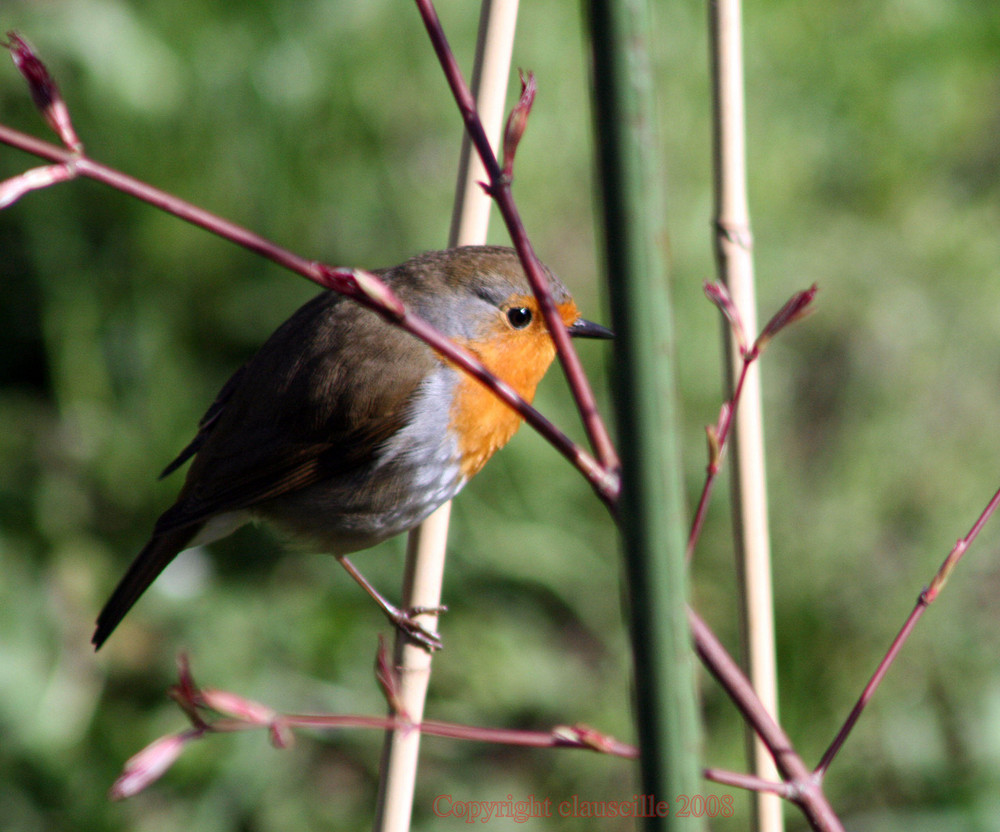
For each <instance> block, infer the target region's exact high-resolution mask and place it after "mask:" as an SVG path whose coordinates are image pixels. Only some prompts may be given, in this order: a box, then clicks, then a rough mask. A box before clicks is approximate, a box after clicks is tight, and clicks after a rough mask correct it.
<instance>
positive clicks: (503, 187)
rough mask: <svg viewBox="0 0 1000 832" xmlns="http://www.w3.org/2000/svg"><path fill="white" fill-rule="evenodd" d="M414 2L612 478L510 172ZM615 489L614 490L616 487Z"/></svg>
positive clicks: (508, 150)
mask: <svg viewBox="0 0 1000 832" xmlns="http://www.w3.org/2000/svg"><path fill="white" fill-rule="evenodd" d="M416 4H417V9H418V10H419V11H420V16H421V18H422V19H423V21H424V26H425V27H426V28H427V33H428V35H429V36H430V39H431V43H432V44H433V46H434V51H435V53H436V54H437V56H438V60H439V61H440V63H441V68H442V69H443V70H444V74H445V77H446V78H447V80H448V86H449V87H451V91H452V95H454V97H455V103H456V104H457V105H458V110H459V112H460V113H461V115H462V120H463V121H464V122H465V129H466V130H467V131H468V133H469V138H470V139H471V141H472V144H473V145H474V146H475V148H476V152H477V153H478V154H479V157H480V159H482V162H483V167H484V168H485V169H486V174H487V176H488V177H489V180H490V181H489V184H488V185H486V186H485V187H486V190H487V192H488V193H489V194H490V196H492V197H493V199H494V201H495V202H496V205H497V208H498V209H499V210H500V214H501V216H502V217H503V219H504V223H505V224H506V226H507V231H508V233H509V234H510V237H511V240H512V242H513V243H514V248H515V249H517V253H518V254H519V255H520V257H521V263H522V264H523V265H524V270H525V273H526V274H527V276H528V280H529V281H530V282H531V287H532V289H533V290H534V292H535V296H536V297H537V298H538V303H539V306H540V308H541V310H542V314H543V316H544V317H545V321H546V323H547V324H548V327H549V332H550V333H551V334H552V340H553V341H555V344H556V350H557V353H558V355H559V360H560V362H561V363H562V367H563V372H565V374H566V378H567V381H568V382H569V385H570V389H571V390H572V391H573V397H574V399H575V400H576V404H577V408H578V409H579V411H580V416H581V418H582V420H583V424H584V428H585V429H586V431H587V437H588V439H589V440H590V444H591V447H592V448H593V449H594V452H595V453H596V455H597V458H598V460H599V461H600V463H601V467H602V468H604V470H605V471H606V472H608V473H607V476H608V477H611V478H614V479H615V480H617V478H618V474H617V471H618V467H619V461H618V454H617V452H616V451H615V447H614V444H613V443H612V441H611V436H610V434H609V433H608V430H607V427H606V426H605V424H604V422H603V420H602V419H601V416H600V413H599V412H598V409H597V402H596V400H595V398H594V394H593V391H592V390H591V387H590V382H589V381H588V379H587V375H586V373H585V372H584V370H583V365H582V364H581V363H580V358H579V356H578V355H577V353H576V349H575V347H574V346H573V344H572V341H571V340H570V337H569V334H568V333H567V332H566V327H565V326H564V325H563V323H562V319H561V318H560V316H559V312H558V310H557V309H556V306H555V303H554V302H553V300H552V294H551V292H550V291H549V285H548V280H547V278H546V277H545V274H544V272H543V270H542V268H541V266H540V265H539V262H538V258H537V256H536V255H535V251H534V249H533V248H532V245H531V241H530V240H529V239H528V234H527V232H526V231H525V228H524V223H522V222H521V216H520V213H519V212H518V210H517V205H516V204H515V202H514V197H513V194H512V193H511V189H510V184H511V179H510V175H509V172H507V173H505V171H504V169H502V168H501V167H500V164H499V163H498V162H497V157H496V154H495V153H494V152H493V148H492V147H490V142H489V139H488V138H487V136H486V131H485V130H484V129H483V124H482V122H481V121H480V120H479V114H478V113H477V111H476V101H475V97H474V96H473V95H472V90H471V89H470V88H469V85H468V84H466V82H465V79H464V77H463V76H462V71H461V70H460V69H459V67H458V61H456V59H455V55H454V53H453V52H452V51H451V47H450V46H449V45H448V39H447V37H446V36H445V34H444V29H443V28H442V26H441V21H440V19H439V18H438V15H437V11H436V9H435V8H434V3H433V2H432V0H416ZM522 83H523V89H522V97H521V102H520V103H519V105H518V108H517V109H515V111H514V113H513V114H512V121H513V123H514V128H513V129H512V127H511V122H510V121H509V122H508V129H507V141H505V145H506V147H505V156H506V157H507V160H508V165H512V164H513V156H514V149H515V148H516V146H517V142H518V141H520V137H521V134H523V132H524V123H525V120H526V119H527V113H528V111H529V110H530V106H531V105H530V101H531V99H533V98H534V87H533V82H532V79H531V78H530V76H529V80H528V81H527V82H523V81H522ZM512 137H513V139H514V141H513V142H512V143H511V142H510V139H511V138H512ZM615 490H616V491H617V488H616V489H615Z"/></svg>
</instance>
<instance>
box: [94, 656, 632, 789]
mask: <svg viewBox="0 0 1000 832" xmlns="http://www.w3.org/2000/svg"><path fill="white" fill-rule="evenodd" d="M381 653H382V650H381V648H380V655H381ZM178 670H179V676H180V678H179V680H178V683H177V684H176V685H175V686H174V687H173V688H172V689H171V691H170V695H171V697H172V698H173V699H174V700H175V701H176V702H177V704H178V705H179V706H180V708H181V709H182V710H183V711H184V713H185V714H186V715H187V717H188V718H189V719H190V720H191V723H192V727H191V728H188V729H186V730H184V731H179V732H177V733H173V734H168V735H166V736H164V737H160V738H159V739H157V740H155V741H153V742H152V743H150V744H149V745H148V746H146V747H145V748H143V749H142V750H141V751H139V752H138V753H137V754H135V755H133V756H132V757H131V758H129V760H127V761H126V763H125V765H124V767H123V771H122V774H121V775H120V776H119V777H118V779H117V780H116V781H115V783H114V785H113V786H112V787H111V791H110V795H111V797H112V798H113V799H116V800H120V799H123V798H126V797H131V796H132V795H135V794H137V793H138V792H140V791H142V790H143V789H145V788H146V787H147V786H149V785H151V784H152V783H154V782H155V781H156V780H158V779H159V778H160V777H161V776H162V775H163V774H165V773H166V772H167V771H168V770H169V769H170V766H171V765H173V763H174V762H175V761H176V760H177V758H178V757H179V756H180V755H181V752H182V751H183V750H184V749H185V748H186V747H187V746H188V745H189V744H190V743H191V742H193V741H194V740H198V739H201V738H202V737H205V736H207V735H208V734H219V733H233V732H238V731H250V730H262V729H263V730H266V731H267V732H268V734H269V736H270V739H271V743H272V745H274V746H275V747H277V748H286V747H288V746H290V745H291V744H292V741H293V734H292V733H291V729H293V728H311V729H318V730H325V731H328V730H332V729H339V728H367V729H374V730H393V731H419V732H420V733H421V734H426V735H431V736H437V737H447V738H449V739H459V740H467V741H470V742H485V743H497V744H503V745H516V746H523V747H529V748H574V749H578V750H583V751H595V752H597V753H599V754H607V755H610V756H614V757H624V758H629V759H632V758H635V757H636V756H637V755H638V751H637V749H636V748H635V747H634V746H631V745H629V744H627V743H623V742H619V741H618V740H616V739H615V738H614V737H610V736H608V735H606V734H602V733H600V732H599V731H595V730H594V729H593V728H590V727H588V726H586V725H568V726H567V725H558V726H556V727H555V728H553V729H552V730H550V731H522V730H514V729H506V728H482V727H477V726H471V725H460V724H457V723H453V722H442V721H440V720H423V721H421V722H414V721H412V720H411V719H409V717H407V716H400V715H397V716H366V715H358V714H343V715H341V714H283V713H279V712H278V711H275V710H274V709H272V708H270V707H268V706H267V705H263V704H261V703H259V702H255V701H253V700H251V699H245V698H244V697H242V696H239V695H238V694H235V693H230V692H229V691H223V690H214V689H211V688H208V689H204V690H202V689H200V688H199V687H197V685H195V683H194V681H193V679H192V677H191V671H190V667H189V665H188V662H187V659H186V658H185V657H184V656H181V657H180V658H179V661H178Z"/></svg>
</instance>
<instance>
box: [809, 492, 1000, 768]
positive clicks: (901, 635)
mask: <svg viewBox="0 0 1000 832" xmlns="http://www.w3.org/2000/svg"><path fill="white" fill-rule="evenodd" d="M998 507H1000V490H998V491H997V492H996V493H995V494H994V495H993V498H992V499H991V500H990V501H989V503H987V505H986V508H984V509H983V511H982V513H981V514H980V515H979V517H978V518H977V519H976V522H975V523H973V524H972V528H971V529H969V533H968V534H967V535H966V536H965V537H963V538H961V539H960V540H958V541H957V542H956V543H955V545H954V546H953V547H952V549H951V551H950V552H949V553H948V556H947V557H946V558H945V559H944V562H943V563H942V564H941V566H940V567H939V568H938V571H937V572H936V573H935V574H934V578H933V579H932V580H931V582H930V585H929V586H928V587H927V588H926V589H925V590H924V591H923V592H921V593H920V595H919V596H917V602H916V604H915V605H914V607H913V610H912V611H911V612H910V614H909V615H908V616H907V618H906V621H905V622H903V626H902V627H901V628H900V630H899V632H898V633H897V634H896V637H895V638H894V639H893V640H892V643H891V644H890V645H889V649H888V650H887V651H886V654H885V655H884V656H883V657H882V660H881V661H880V662H879V663H878V667H876V668H875V672H874V673H873V674H872V677H871V679H869V680H868V684H867V685H865V688H864V690H863V691H861V696H859V697H858V701H857V702H856V703H855V704H854V707H853V708H852V709H851V712H850V713H849V714H848V715H847V719H846V720H844V724H843V725H842V726H841V728H840V730H839V731H838V732H837V736H835V737H834V738H833V742H831V743H830V747H829V748H827V750H826V753H824V754H823V758H822V759H821V760H820V762H819V765H818V766H816V770H815V774H816V776H817V777H818V778H820V779H822V778H823V777H825V776H826V772H827V770H828V769H829V768H830V764H831V763H832V762H833V758H834V757H836V756H837V753H838V752H839V751H840V749H841V747H842V746H843V745H844V742H846V740H847V737H848V735H849V734H850V733H851V730H852V729H853V728H854V726H855V724H856V723H857V721H858V719H860V717H861V713H862V711H864V709H865V707H866V706H867V705H868V703H869V701H871V698H872V697H873V696H874V695H875V691H876V690H878V686H879V685H880V684H881V683H882V680H883V679H884V678H885V674H886V673H888V672H889V668H890V667H891V666H892V663H893V662H894V661H895V660H896V656H898V655H899V651H900V650H902V648H903V645H904V644H905V643H906V640H907V639H908V638H909V637H910V633H912V632H913V628H914V627H916V626H917V622H918V621H919V620H920V618H921V617H922V616H923V614H924V612H925V611H926V610H927V608H928V607H929V606H930V605H931V604H933V603H934V601H935V600H936V599H937V596H938V594H939V593H940V592H941V590H942V589H944V586H945V584H946V583H947V582H948V578H949V577H950V576H951V573H952V571H954V569H955V567H956V566H958V562H959V561H960V560H961V559H962V556H963V555H964V554H965V553H966V551H967V550H968V548H969V546H970V545H972V542H973V541H974V540H975V539H976V538H977V537H978V536H979V533H980V532H981V531H982V529H983V526H985V525H986V522H987V521H988V520H989V519H990V517H992V516H993V514H994V513H995V512H996V510H997V508H998Z"/></svg>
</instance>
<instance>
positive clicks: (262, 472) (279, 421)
mask: <svg viewBox="0 0 1000 832" xmlns="http://www.w3.org/2000/svg"><path fill="white" fill-rule="evenodd" d="M436 362H437V359H436V358H435V357H434V355H433V353H432V352H431V351H430V349H429V348H427V347H425V346H424V345H423V344H421V343H419V342H418V341H417V340H416V339H414V338H413V337H412V336H410V335H408V334H406V333H404V332H402V331H400V330H399V329H397V328H395V327H392V326H390V325H389V324H387V323H385V322H384V321H382V320H381V319H380V318H379V317H378V316H377V315H375V314H374V313H372V312H369V311H367V310H364V309H362V308H361V307H358V306H357V305H356V304H353V303H351V302H349V301H346V300H344V299H342V298H340V297H338V296H336V295H333V294H332V293H324V294H322V295H320V296H318V297H317V298H314V299H313V300H312V301H311V302H310V303H308V304H306V305H305V306H303V307H302V308H301V309H299V311H298V312H296V313H295V315H293V316H292V317H291V318H290V319H289V320H288V321H286V322H285V324H283V325H282V326H281V327H280V328H279V329H278V330H277V331H276V332H275V333H274V335H272V336H271V338H270V339H269V340H268V341H267V343H265V344H264V346H263V347H261V349H260V351H259V352H258V353H257V355H255V356H254V357H253V358H252V359H251V360H250V361H249V362H247V364H246V365H244V366H243V367H242V368H241V369H240V370H239V371H238V372H237V374H236V375H235V376H234V377H233V379H231V380H230V382H229V383H228V384H227V385H226V386H225V387H224V388H223V390H222V392H221V393H220V395H219V397H218V398H217V399H216V402H215V403H214V404H213V405H212V407H211V408H210V409H209V411H208V413H206V415H205V418H204V419H203V420H202V424H201V427H200V429H199V433H198V436H197V437H196V438H195V440H194V442H192V444H191V445H189V446H188V448H187V449H185V452H184V453H182V455H181V457H179V460H181V462H183V460H184V459H185V458H186V456H185V455H187V456H190V455H195V459H194V462H193V463H192V465H191V469H190V471H189V472H188V477H187V481H186V483H185V485H184V488H183V490H182V491H181V494H180V496H179V498H178V501H177V503H176V504H175V505H174V506H173V507H172V508H170V509H169V510H168V511H167V512H165V513H164V515H163V516H162V517H161V518H160V521H159V522H158V523H157V532H158V533H162V532H166V531H169V530H171V529H176V528H180V527H182V526H188V525H192V524H196V523H201V522H204V521H205V520H207V519H208V518H209V517H211V516H213V515H216V514H220V513H222V512H226V511H235V510H238V509H243V508H249V507H251V506H253V505H255V504H257V503H260V502H263V501H265V500H269V499H272V498H274V497H277V496H279V495H282V494H288V493H290V492H293V491H297V490H299V489H302V488H305V487H307V486H309V485H313V484H315V483H317V482H322V481H325V480H330V479H334V478H337V477H342V476H348V475H350V474H351V473H353V472H355V471H356V470H357V469H358V468H359V467H361V466H363V465H365V464H367V463H368V462H370V461H371V459H372V458H373V455H374V453H375V451H376V450H377V449H378V448H379V447H380V446H381V445H382V444H383V443H384V442H385V441H386V440H387V439H388V438H389V437H391V436H392V435H393V434H394V433H395V432H396V431H398V430H399V429H400V427H402V425H403V423H404V421H405V418H406V414H407V409H408V406H409V403H410V401H411V400H412V397H413V395H414V394H415V392H416V390H417V387H418V385H419V384H420V382H421V380H422V379H423V378H424V377H425V376H426V374H427V373H428V372H429V371H430V370H432V369H433V367H434V365H435V363H436ZM177 464H181V463H180V462H178V463H177ZM173 467H176V466H174V465H172V466H171V467H170V468H169V469H168V470H172V468H173Z"/></svg>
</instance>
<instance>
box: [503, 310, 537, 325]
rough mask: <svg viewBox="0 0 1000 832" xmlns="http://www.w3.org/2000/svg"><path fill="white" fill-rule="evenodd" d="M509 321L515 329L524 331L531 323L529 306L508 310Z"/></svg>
mask: <svg viewBox="0 0 1000 832" xmlns="http://www.w3.org/2000/svg"><path fill="white" fill-rule="evenodd" d="M507 320H508V321H509V322H510V325H511V326H512V327H514V329H524V328H525V327H526V326H527V325H528V324H530V323H531V310H530V309H528V307H527V306H512V307H511V308H510V309H508V310H507Z"/></svg>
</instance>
